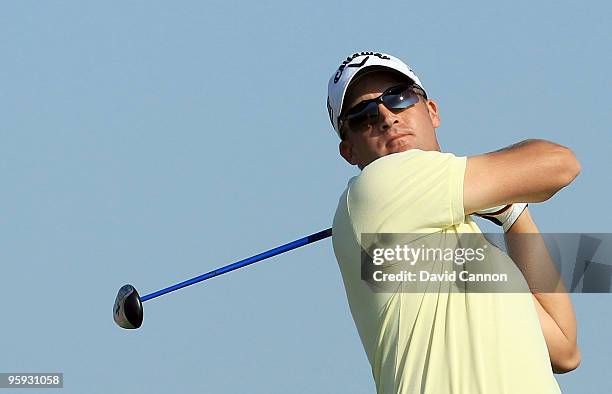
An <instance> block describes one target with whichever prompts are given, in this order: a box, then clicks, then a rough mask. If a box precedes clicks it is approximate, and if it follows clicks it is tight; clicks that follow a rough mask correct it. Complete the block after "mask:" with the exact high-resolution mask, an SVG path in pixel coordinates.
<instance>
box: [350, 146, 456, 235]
mask: <svg viewBox="0 0 612 394" xmlns="http://www.w3.org/2000/svg"><path fill="white" fill-rule="evenodd" d="M466 163H467V157H457V156H455V155H454V154H452V153H441V152H437V151H422V150H419V149H411V150H409V151H406V152H402V153H396V154H391V155H388V156H385V157H382V158H380V159H378V160H376V161H374V162H372V163H371V164H370V165H368V166H367V167H366V168H364V170H363V171H362V173H361V174H360V175H359V176H358V177H357V178H356V179H355V181H354V182H352V184H351V186H350V188H349V194H348V201H347V202H348V208H349V215H350V216H351V219H352V220H353V222H354V226H355V229H356V230H357V231H359V232H362V233H364V232H372V233H374V232H421V231H426V232H435V231H439V230H441V229H444V228H446V227H449V226H453V225H457V224H460V223H463V221H464V217H465V212H464V208H463V181H464V176H465V167H466Z"/></svg>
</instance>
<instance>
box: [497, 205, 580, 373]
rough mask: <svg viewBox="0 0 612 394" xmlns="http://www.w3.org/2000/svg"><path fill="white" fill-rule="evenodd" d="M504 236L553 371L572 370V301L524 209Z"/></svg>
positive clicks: (575, 352) (576, 361)
mask: <svg viewBox="0 0 612 394" xmlns="http://www.w3.org/2000/svg"><path fill="white" fill-rule="evenodd" d="M527 234H528V235H527ZM504 237H505V239H506V246H507V249H508V255H509V256H510V257H511V258H512V260H514V262H515V263H516V264H517V266H518V267H519V269H520V270H521V272H523V275H524V276H525V279H526V280H527V284H528V285H529V289H530V290H531V292H532V293H533V294H532V297H533V300H534V303H535V307H536V310H537V313H538V317H539V319H540V326H541V327H542V332H543V334H544V339H545V340H546V346H547V347H548V353H549V356H550V362H551V364H552V368H553V371H554V372H555V373H565V372H569V371H572V370H574V369H576V368H577V367H578V365H580V350H579V348H578V344H577V339H576V316H575V314H574V309H573V307H572V302H571V299H570V297H569V295H568V294H567V292H566V290H565V287H564V286H563V282H562V281H561V280H560V277H559V273H558V272H557V270H556V268H555V266H554V264H553V262H552V260H551V258H550V255H549V254H548V250H547V248H546V245H545V244H544V241H543V239H542V237H541V236H540V234H539V230H538V228H537V227H536V225H535V223H534V222H533V220H532V218H531V215H530V213H529V210H528V209H525V210H524V211H523V213H522V214H521V216H519V218H518V219H517V220H516V222H515V223H514V225H513V226H512V227H511V228H510V229H509V230H508V232H507V233H506V234H505V235H504Z"/></svg>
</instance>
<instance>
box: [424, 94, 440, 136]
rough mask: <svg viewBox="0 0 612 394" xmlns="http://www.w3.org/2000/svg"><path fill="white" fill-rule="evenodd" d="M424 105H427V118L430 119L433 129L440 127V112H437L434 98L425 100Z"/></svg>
mask: <svg viewBox="0 0 612 394" xmlns="http://www.w3.org/2000/svg"><path fill="white" fill-rule="evenodd" d="M425 105H426V106H427V112H429V119H431V124H432V125H433V127H434V129H437V128H438V127H440V123H441V122H440V113H439V112H438V103H436V102H435V101H434V100H430V99H428V100H427V101H425Z"/></svg>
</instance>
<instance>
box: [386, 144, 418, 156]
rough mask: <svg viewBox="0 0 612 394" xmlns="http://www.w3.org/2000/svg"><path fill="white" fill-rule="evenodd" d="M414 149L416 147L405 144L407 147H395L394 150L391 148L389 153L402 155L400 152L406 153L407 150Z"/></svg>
mask: <svg viewBox="0 0 612 394" xmlns="http://www.w3.org/2000/svg"><path fill="white" fill-rule="evenodd" d="M414 148H415V146H413V145H412V144H405V145H399V146H394V147H392V148H389V150H388V152H389V154H391V153H400V152H406V151H407V150H410V149H414Z"/></svg>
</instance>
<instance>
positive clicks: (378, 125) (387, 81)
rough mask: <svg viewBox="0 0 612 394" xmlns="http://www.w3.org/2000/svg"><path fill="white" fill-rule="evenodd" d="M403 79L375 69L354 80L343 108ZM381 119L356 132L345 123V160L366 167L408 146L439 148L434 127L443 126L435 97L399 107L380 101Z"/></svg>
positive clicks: (343, 154)
mask: <svg viewBox="0 0 612 394" xmlns="http://www.w3.org/2000/svg"><path fill="white" fill-rule="evenodd" d="M402 82H404V81H402V80H401V79H399V78H398V77H396V76H395V75H393V74H389V73H385V72H374V73H370V74H367V75H366V76H364V77H362V78H360V79H358V80H357V81H356V82H354V83H353V84H352V85H351V86H350V88H349V91H348V92H347V95H346V97H345V104H344V106H343V107H344V108H346V109H350V108H352V107H354V106H355V105H357V104H359V103H360V102H362V101H364V100H370V99H374V98H377V97H379V96H380V95H381V94H383V92H384V91H385V90H387V89H389V88H391V87H394V86H397V85H400V84H401V83H402ZM378 111H379V116H378V120H377V121H376V122H375V123H373V124H372V125H371V126H369V127H366V128H365V129H364V130H360V131H359V132H355V131H353V130H351V129H350V128H349V127H348V126H347V125H344V127H343V129H342V134H343V136H344V140H343V141H342V142H340V154H341V155H342V157H344V159H345V160H346V161H348V162H349V163H351V164H353V165H357V166H359V168H362V169H363V168H364V167H365V166H367V165H368V164H370V163H371V162H373V161H374V160H376V159H378V158H380V157H383V156H386V155H388V154H391V153H398V152H404V151H407V150H409V149H421V150H425V151H431V150H437V151H439V150H440V145H439V144H438V140H437V138H436V133H435V129H436V128H437V127H439V126H440V118H439V116H438V107H437V104H436V103H435V102H434V101H433V100H425V99H423V98H422V97H421V98H419V102H418V103H416V104H415V105H413V106H411V107H408V108H406V109H404V110H400V111H390V110H389V109H387V107H385V106H384V105H383V104H382V103H379V104H378Z"/></svg>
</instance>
